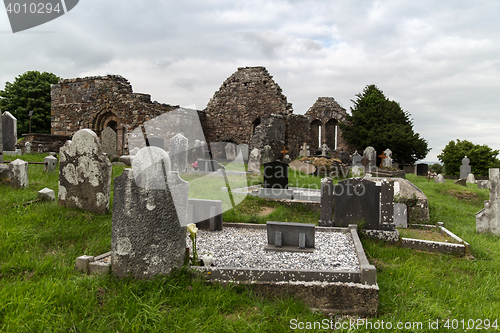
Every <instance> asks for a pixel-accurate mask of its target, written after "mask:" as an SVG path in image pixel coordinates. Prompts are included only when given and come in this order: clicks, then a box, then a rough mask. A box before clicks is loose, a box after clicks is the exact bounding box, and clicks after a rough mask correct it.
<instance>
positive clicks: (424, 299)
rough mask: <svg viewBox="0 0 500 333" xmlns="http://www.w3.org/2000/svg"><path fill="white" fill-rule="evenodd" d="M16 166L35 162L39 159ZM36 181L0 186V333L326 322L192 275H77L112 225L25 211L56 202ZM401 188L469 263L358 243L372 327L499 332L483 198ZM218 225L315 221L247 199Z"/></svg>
mask: <svg viewBox="0 0 500 333" xmlns="http://www.w3.org/2000/svg"><path fill="white" fill-rule="evenodd" d="M5 158H6V159H13V158H11V157H9V156H5ZM22 158H23V159H26V160H32V161H43V156H42V155H37V154H33V155H23V157H22ZM42 170H43V166H41V165H30V167H29V176H30V187H29V188H28V189H19V190H13V189H12V188H10V186H9V185H8V184H7V183H5V182H4V183H1V184H0V331H2V332H149V331H151V332H175V331H178V332H288V331H290V320H292V319H297V320H298V321H302V322H307V321H309V322H314V321H321V320H323V319H326V318H328V317H327V316H325V315H323V314H321V313H318V312H314V311H311V310H310V309H308V308H307V307H306V306H304V304H303V303H302V302H301V301H299V300H297V299H294V298H292V297H290V298H286V299H278V298H273V297H261V296H257V295H255V294H253V293H252V291H251V289H250V288H248V287H244V286H239V285H230V286H228V287H221V286H210V285H206V284H205V283H204V281H203V280H202V279H201V278H199V277H196V276H193V275H192V273H190V272H189V271H183V270H180V271H176V272H175V273H173V274H171V275H170V276H161V277H157V278H154V279H151V280H145V281H138V280H133V279H117V278H114V277H112V276H107V277H103V276H93V275H90V276H87V275H84V274H81V273H79V272H75V271H74V261H75V258H76V257H78V256H80V255H83V254H88V255H99V254H102V253H104V252H107V251H109V249H110V244H111V213H108V214H107V215H103V216H100V215H96V214H91V213H86V212H83V211H80V210H78V209H68V208H65V207H61V206H58V205H57V204H56V203H34V204H30V205H23V203H24V202H27V201H29V200H33V199H35V198H36V197H37V191H38V190H40V189H42V188H44V187H49V188H52V189H54V190H57V177H58V176H57V173H53V174H46V173H44V172H43V171H42ZM122 171H123V167H117V166H114V167H113V176H114V177H116V176H117V175H119V174H120V173H121V172H122ZM298 178H301V179H303V180H300V181H299V184H300V186H305V185H307V184H319V181H318V180H319V178H317V177H302V176H301V177H298ZM294 179H295V178H292V177H291V182H290V185H292V186H295V184H293V181H294ZM408 179H409V180H410V181H412V182H413V183H414V184H415V185H417V186H418V187H419V188H421V189H422V190H423V191H424V192H425V193H426V195H427V196H428V198H429V206H430V217H431V221H430V223H435V222H438V221H442V222H445V227H447V228H448V229H450V230H451V231H452V232H453V233H455V234H456V235H458V236H459V237H462V238H463V239H465V240H466V241H467V242H469V243H470V244H471V251H472V255H473V256H474V259H473V260H472V259H471V258H461V257H454V256H451V255H442V254H435V253H427V252H418V251H414V250H410V249H403V248H399V247H397V246H393V245H389V244H386V243H383V242H380V241H375V240H369V239H362V242H363V245H364V247H365V251H366V253H367V256H368V258H369V260H370V262H371V263H372V264H374V265H375V266H376V267H377V278H378V283H379V287H380V294H379V317H378V318H371V319H370V320H371V321H372V322H375V321H377V320H378V321H382V320H383V321H384V322H388V321H389V322H391V323H393V324H396V323H397V322H398V321H402V322H410V321H411V322H416V321H420V322H423V323H424V330H413V331H414V332H425V331H431V330H428V329H426V328H427V325H428V321H429V320H432V321H435V320H439V321H440V325H441V326H440V328H441V329H440V330H437V331H438V332H443V331H453V330H445V329H443V324H444V323H445V322H446V320H447V319H458V320H461V319H465V321H466V322H467V320H468V319H474V320H477V319H483V320H484V319H490V320H494V319H499V320H500V318H499V317H500V315H499V314H500V283H499V281H500V242H499V237H495V236H492V235H485V234H477V233H476V232H475V213H476V212H477V211H479V210H480V209H481V208H482V207H483V201H484V200H487V199H488V191H487V190H484V189H481V190H478V189H477V187H476V186H475V185H468V186H467V188H465V187H459V186H458V185H454V184H452V183H446V184H434V183H433V182H428V180H427V179H425V178H423V177H415V176H412V175H409V176H408ZM252 181H253V182H258V180H255V179H254V180H252ZM218 185H219V184H215V185H214V186H218ZM223 186H224V185H223ZM219 191H220V188H219ZM259 214H261V215H259ZM262 214H263V215H262ZM224 219H225V220H226V221H229V220H233V221H236V222H251V223H264V222H265V220H279V221H284V220H288V221H294V222H309V223H314V222H315V220H316V221H317V219H319V216H318V215H315V213H311V212H310V211H308V210H306V209H299V208H297V209H295V208H285V207H284V206H283V205H281V204H278V203H275V202H269V201H264V200H262V199H257V198H246V199H245V200H244V201H243V203H242V204H241V205H240V206H238V207H237V208H236V209H235V210H232V211H231V210H230V211H228V212H226V213H225V215H224ZM344 318H346V317H344ZM346 320H347V319H346ZM499 324H500V323H499ZM318 331H321V330H318ZM350 331H352V332H357V331H360V332H362V331H364V330H363V329H360V330H350ZM388 331H391V332H396V331H397V330H396V329H393V330H388ZM433 331H435V330H433ZM457 331H458V332H460V331H464V330H461V329H459V330H457ZM483 331H484V330H483ZM405 332H412V330H405Z"/></svg>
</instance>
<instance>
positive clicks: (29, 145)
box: [24, 141, 31, 154]
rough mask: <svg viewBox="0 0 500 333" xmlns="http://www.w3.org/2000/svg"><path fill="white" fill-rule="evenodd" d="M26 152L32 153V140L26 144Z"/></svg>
mask: <svg viewBox="0 0 500 333" xmlns="http://www.w3.org/2000/svg"><path fill="white" fill-rule="evenodd" d="M24 153H25V154H31V142H29V141H28V142H26V143H25V144H24Z"/></svg>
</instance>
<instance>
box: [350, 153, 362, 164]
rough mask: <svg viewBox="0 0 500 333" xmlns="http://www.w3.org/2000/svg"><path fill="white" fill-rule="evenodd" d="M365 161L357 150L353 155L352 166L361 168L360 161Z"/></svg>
mask: <svg viewBox="0 0 500 333" xmlns="http://www.w3.org/2000/svg"><path fill="white" fill-rule="evenodd" d="M362 159H363V156H361V155H359V154H358V151H357V150H356V151H355V152H354V154H352V166H353V167H354V166H359V163H358V162H359V161H361V160H362Z"/></svg>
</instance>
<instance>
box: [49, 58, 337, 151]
mask: <svg viewBox="0 0 500 333" xmlns="http://www.w3.org/2000/svg"><path fill="white" fill-rule="evenodd" d="M51 98H52V105H51V106H52V111H51V112H52V113H51V116H52V120H51V122H52V130H51V134H53V135H67V136H72V135H73V134H74V133H75V132H76V131H78V130H79V129H82V128H90V129H92V130H93V131H95V132H96V133H97V135H99V136H100V135H101V133H102V131H103V130H104V129H105V128H106V127H110V128H112V129H113V130H114V131H115V132H116V133H117V142H118V151H117V155H122V154H127V153H128V137H129V135H130V133H131V132H132V131H133V130H134V129H135V128H137V127H138V126H141V125H142V124H144V123H145V122H147V121H148V120H151V119H153V118H155V117H157V116H159V115H162V114H164V113H166V112H170V111H172V110H176V109H178V106H174V105H168V104H162V103H158V102H153V101H151V96H150V95H147V94H140V93H134V92H133V90H132V86H131V85H130V83H129V82H128V81H127V80H126V79H125V78H123V77H121V76H117V75H108V76H94V77H86V78H74V79H65V80H61V81H59V83H58V84H56V85H53V86H52V89H51ZM195 114H197V118H198V119H192V121H199V122H200V123H201V127H202V129H203V133H204V135H205V138H206V141H207V142H232V143H235V144H248V145H249V146H250V149H253V148H255V147H256V148H263V147H264V146H265V145H270V146H271V147H272V148H273V150H274V153H275V155H276V156H280V154H279V151H280V150H282V149H283V147H286V149H287V150H288V151H289V152H290V153H289V154H290V157H292V158H295V157H296V156H297V155H298V153H299V151H300V147H301V145H302V144H303V143H304V142H306V143H308V145H309V146H310V148H311V150H314V149H317V148H319V146H320V143H321V144H322V143H326V144H327V145H328V147H330V148H332V149H335V148H336V149H339V148H347V144H346V143H345V141H344V140H343V138H342V133H341V130H340V128H339V126H338V123H339V122H345V117H346V111H345V109H344V108H342V107H341V106H340V105H339V104H338V103H337V102H336V101H335V99H334V98H333V97H319V98H318V99H317V101H316V102H315V103H314V105H312V106H311V107H310V108H309V110H307V112H306V113H305V114H303V115H299V114H293V109H292V105H291V104H290V103H288V101H287V97H286V96H285V95H284V94H283V93H282V90H281V88H280V86H279V85H278V84H277V83H276V82H275V81H274V80H273V77H272V76H271V75H270V74H269V73H268V71H267V70H266V68H264V67H240V68H238V70H237V71H236V72H235V73H233V74H232V75H231V76H230V77H228V78H227V79H226V80H225V81H224V83H223V84H222V85H221V87H220V88H219V90H218V91H216V92H215V94H214V96H213V97H212V98H211V99H210V101H209V102H208V104H207V107H206V108H205V109H204V110H197V112H196V113H195ZM163 135H164V136H165V137H163V139H164V140H165V142H168V141H169V139H170V138H171V136H173V135H175V133H164V134H163ZM320 136H321V137H320ZM192 144H193V143H191V142H190V143H189V145H190V148H191V145H192Z"/></svg>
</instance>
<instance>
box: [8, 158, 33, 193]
mask: <svg viewBox="0 0 500 333" xmlns="http://www.w3.org/2000/svg"><path fill="white" fill-rule="evenodd" d="M9 175H10V185H11V186H12V187H13V188H20V187H28V186H29V180H28V162H25V161H23V160H20V159H16V160H15V161H12V162H10V163H9Z"/></svg>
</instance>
